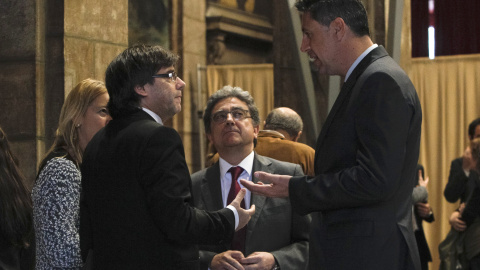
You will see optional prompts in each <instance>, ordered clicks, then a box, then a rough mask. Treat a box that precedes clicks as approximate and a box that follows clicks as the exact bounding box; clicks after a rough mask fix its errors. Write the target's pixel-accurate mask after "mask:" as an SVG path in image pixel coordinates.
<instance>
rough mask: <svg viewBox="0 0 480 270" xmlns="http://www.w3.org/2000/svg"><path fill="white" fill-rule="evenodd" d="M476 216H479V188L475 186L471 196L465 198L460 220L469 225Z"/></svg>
mask: <svg viewBox="0 0 480 270" xmlns="http://www.w3.org/2000/svg"><path fill="white" fill-rule="evenodd" d="M478 216H480V188H479V187H478V186H476V187H475V189H474V190H473V192H472V195H471V197H470V198H469V199H468V200H467V203H466V205H465V209H464V210H463V213H462V220H464V221H465V222H466V223H467V226H470V225H471V224H472V223H473V221H474V220H475V218H477V217H478Z"/></svg>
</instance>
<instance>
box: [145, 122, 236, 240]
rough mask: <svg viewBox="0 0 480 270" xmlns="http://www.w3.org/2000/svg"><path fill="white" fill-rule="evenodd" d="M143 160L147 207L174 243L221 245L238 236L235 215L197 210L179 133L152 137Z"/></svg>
mask: <svg viewBox="0 0 480 270" xmlns="http://www.w3.org/2000/svg"><path fill="white" fill-rule="evenodd" d="M143 153H144V154H143V155H142V156H141V158H140V164H141V165H140V169H139V172H138V173H139V179H140V181H141V183H140V184H141V185H142V187H143V189H144V190H145V194H146V200H147V207H148V209H149V211H150V213H151V216H152V219H153V220H154V222H155V224H156V226H157V227H158V228H159V230H160V231H161V232H162V233H163V234H164V235H166V237H167V238H168V239H170V240H173V241H182V242H187V243H189V242H190V243H191V242H193V243H221V242H223V241H225V240H226V239H230V238H231V237H232V236H233V233H234V222H235V220H234V214H233V212H232V211H231V210H230V209H227V208H224V209H221V210H219V211H216V212H206V211H203V210H199V209H196V208H194V207H193V206H192V205H193V201H192V197H191V187H192V184H191V180H190V174H189V171H188V167H187V164H186V162H185V155H184V150H183V145H182V141H181V139H180V136H179V135H178V133H177V132H176V131H175V130H173V129H170V128H166V127H161V128H158V129H156V131H155V132H154V133H153V134H152V135H151V136H150V139H149V141H148V142H147V145H146V146H145V150H144V151H143Z"/></svg>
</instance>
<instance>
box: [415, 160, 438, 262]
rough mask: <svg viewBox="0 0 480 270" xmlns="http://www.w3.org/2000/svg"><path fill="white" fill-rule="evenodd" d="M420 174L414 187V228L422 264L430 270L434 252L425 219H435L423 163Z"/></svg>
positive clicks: (430, 221)
mask: <svg viewBox="0 0 480 270" xmlns="http://www.w3.org/2000/svg"><path fill="white" fill-rule="evenodd" d="M417 172H418V174H417V175H416V176H415V179H416V181H415V182H416V183H417V185H416V186H415V187H414V188H413V193H412V202H413V214H414V217H413V219H412V221H413V230H414V232H415V239H416V240H417V246H418V252H419V254H420V264H421V266H422V270H428V262H431V261H432V254H431V253H430V248H429V247H428V243H427V239H426V238H425V233H424V231H423V221H424V220H425V221H426V222H428V223H432V222H433V221H435V217H434V216H433V211H432V207H430V204H429V203H428V190H427V185H428V182H429V178H428V177H426V178H425V179H424V175H425V171H424V168H423V166H422V165H420V164H418V165H417Z"/></svg>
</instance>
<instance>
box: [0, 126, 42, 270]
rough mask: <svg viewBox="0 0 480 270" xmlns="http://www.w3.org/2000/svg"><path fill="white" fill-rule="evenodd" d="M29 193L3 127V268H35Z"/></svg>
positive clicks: (0, 250)
mask: <svg viewBox="0 0 480 270" xmlns="http://www.w3.org/2000/svg"><path fill="white" fill-rule="evenodd" d="M29 193H30V192H29V190H28V188H27V185H26V183H25V178H24V177H23V174H22V173H21V171H20V169H19V168H18V162H17V159H16V158H15V156H14V155H13V153H12V151H11V150H10V145H9V142H8V139H7V136H6V134H5V133H4V132H3V130H2V129H1V128H0V269H33V262H34V252H33V250H34V247H33V245H34V243H33V223H32V203H31V200H30V194H29Z"/></svg>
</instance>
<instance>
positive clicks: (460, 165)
mask: <svg viewBox="0 0 480 270" xmlns="http://www.w3.org/2000/svg"><path fill="white" fill-rule="evenodd" d="M479 137H480V118H477V119H475V120H473V121H472V122H471V123H470V124H469V125H468V139H469V141H470V142H471V141H472V140H473V139H475V138H479ZM478 176H479V175H478V173H477V172H476V170H475V165H474V162H473V160H472V153H471V149H470V146H467V148H466V149H465V151H464V153H463V156H461V157H459V158H456V159H454V160H453V161H452V163H451V165H450V174H449V176H448V182H447V185H446V186H445V190H444V192H443V195H444V196H445V199H447V201H448V202H450V203H455V202H457V201H458V200H460V204H462V203H464V202H465V201H466V200H467V198H468V197H470V196H471V194H472V192H473V190H474V188H475V183H476V181H477V179H478ZM449 221H450V225H452V227H453V229H455V230H457V231H459V232H462V231H465V229H466V228H467V226H466V224H465V222H464V221H463V220H462V219H461V217H460V212H459V211H453V213H452V214H451V215H450V219H449Z"/></svg>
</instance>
